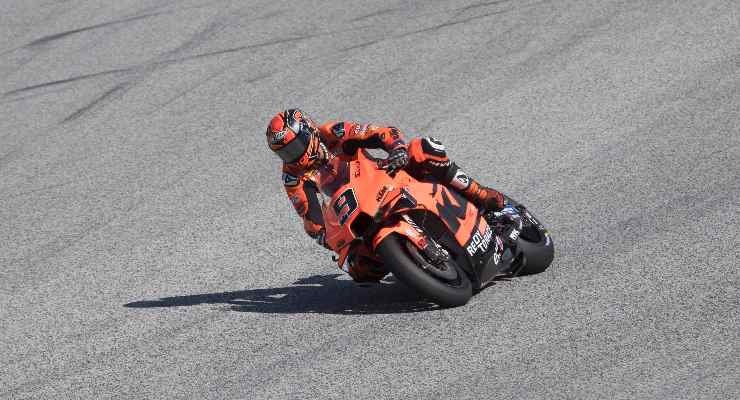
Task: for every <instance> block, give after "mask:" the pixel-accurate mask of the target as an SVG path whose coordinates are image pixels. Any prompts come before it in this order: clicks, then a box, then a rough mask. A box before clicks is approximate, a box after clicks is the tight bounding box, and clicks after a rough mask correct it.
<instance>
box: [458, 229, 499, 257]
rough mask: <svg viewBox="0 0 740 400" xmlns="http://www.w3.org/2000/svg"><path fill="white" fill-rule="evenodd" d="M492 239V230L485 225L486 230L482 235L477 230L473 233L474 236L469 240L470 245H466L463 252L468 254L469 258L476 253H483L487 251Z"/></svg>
mask: <svg viewBox="0 0 740 400" xmlns="http://www.w3.org/2000/svg"><path fill="white" fill-rule="evenodd" d="M492 237H493V230H491V227H490V226H488V225H486V230H485V231H484V232H483V234H481V233H480V231H478V230H476V231H475V234H473V237H472V238H471V239H470V244H468V246H467V247H466V249H465V250H467V252H468V254H469V255H470V256H471V257H472V256H474V255H475V254H476V253H478V252H481V253H483V252H485V251H486V250H488V246H489V244H490V243H491V238H492ZM497 239H498V238H497Z"/></svg>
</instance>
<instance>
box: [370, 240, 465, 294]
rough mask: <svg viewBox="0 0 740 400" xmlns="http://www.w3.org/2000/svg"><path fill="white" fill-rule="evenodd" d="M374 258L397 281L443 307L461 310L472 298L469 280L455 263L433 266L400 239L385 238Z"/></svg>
mask: <svg viewBox="0 0 740 400" xmlns="http://www.w3.org/2000/svg"><path fill="white" fill-rule="evenodd" d="M377 254H378V255H379V256H380V257H381V259H382V260H383V262H384V264H385V266H386V268H387V269H388V270H389V271H391V272H392V273H393V275H394V276H395V277H396V278H398V279H399V280H400V281H401V282H403V283H405V284H406V285H407V286H409V287H411V288H412V289H414V290H416V291H418V292H419V293H421V294H422V295H423V296H424V297H426V298H428V299H430V300H431V301H433V302H435V303H437V304H439V305H440V306H442V307H457V306H461V305H463V304H465V303H467V302H468V300H470V297H471V296H472V295H473V286H472V284H471V283H470V279H469V278H468V276H467V274H466V273H465V271H463V270H462V269H461V268H460V267H459V266H458V265H457V264H456V263H455V262H454V260H452V259H449V260H447V261H445V262H444V263H443V264H441V265H439V266H435V265H432V264H430V263H429V262H427V261H426V260H425V259H424V257H423V256H422V255H421V254H420V253H419V252H418V250H417V249H416V247H415V246H414V245H413V244H411V243H409V241H408V240H407V239H406V238H404V237H402V236H398V235H388V236H387V237H386V238H385V239H383V241H382V242H380V244H379V245H378V248H377Z"/></svg>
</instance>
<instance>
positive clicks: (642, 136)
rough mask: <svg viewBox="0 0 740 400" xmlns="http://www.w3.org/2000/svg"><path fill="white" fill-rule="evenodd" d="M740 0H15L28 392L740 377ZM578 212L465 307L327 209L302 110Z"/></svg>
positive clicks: (1, 195) (11, 196)
mask: <svg viewBox="0 0 740 400" xmlns="http://www.w3.org/2000/svg"><path fill="white" fill-rule="evenodd" d="M739 32H740V3H738V2H737V1H733V0H726V1H722V0H704V1H675V0H670V1H669V0H655V1H652V0H651V1H645V0H643V1H606V0H604V1H585V0H583V1H575V0H553V1H506V0H500V1H484V2H475V1H470V0H468V1H457V0H454V1H411V2H407V1H356V0H353V1H339V0H330V1H282V0H273V1H249V2H247V1H235V0H231V1H229V0H222V1H219V0H216V1H207V0H199V1H195V0H185V1H165V0H156V1H155V0H149V1H144V0H141V1H133V0H120V1H115V2H100V1H92V0H69V1H48V0H43V1H41V0H28V1H21V0H6V1H3V2H0V77H1V78H0V321H1V323H0V360H1V361H0V398H2V399H25V398H36V399H52V398H75V399H77V398H90V399H99V398H130V399H145V398H146V399H153V398H162V399H189V398H206V399H308V398H311V399H314V398H316V399H324V398H331V399H333V398H336V399H346V398H362V399H365V398H367V399H371V398H377V399H390V398H393V399H451V398H455V399H482V398H486V399H488V398H495V399H561V398H563V399H565V398H567V399H576V398H577V399H604V398H610V399H619V398H623V399H635V398H640V399H642V398H657V399H674V398H683V399H700V398H703V399H736V398H740V383H739V382H740V371H739V369H740V354H739V353H740V333H739V328H738V327H739V326H740V321H739V316H740V300H739V299H740V293H739V292H740V290H739V288H740V273H738V269H737V266H738V261H737V260H738V256H740V253H739V251H738V244H739V237H738V233H739V232H740V229H738V223H739V222H740V221H739V219H740V218H739V214H740V213H739V212H738V211H739V210H740V201H739V200H738V198H740V179H739V177H738V172H739V171H740V157H739V156H740V33H739ZM296 106H297V107H301V108H303V109H304V110H305V111H307V112H308V113H309V114H312V115H313V116H314V117H315V118H317V119H321V120H326V119H352V120H357V121H361V122H374V123H378V124H392V125H395V126H398V127H399V128H401V129H402V130H403V131H404V132H405V133H406V134H407V135H409V136H417V135H431V136H435V137H437V138H439V139H440V140H441V141H443V142H444V143H445V144H446V145H447V148H448V152H449V154H450V155H451V156H452V157H453V158H454V159H455V160H456V161H457V162H458V164H460V165H461V166H463V167H464V168H465V170H466V171H467V172H469V173H470V174H471V175H473V176H475V177H477V178H479V179H480V180H481V181H483V182H485V183H487V184H490V185H492V186H494V187H496V188H499V189H500V190H502V191H504V192H506V193H508V194H510V195H511V196H512V197H514V198H516V199H519V200H521V201H523V202H524V203H525V204H527V205H528V206H529V207H530V208H531V209H532V210H533V211H535V213H536V214H537V215H538V216H539V217H540V218H541V219H542V220H543V221H545V222H546V224H547V225H549V227H550V228H551V231H552V232H553V236H554V238H555V243H556V258H555V261H554V263H553V265H552V267H551V268H550V269H549V270H548V271H546V272H545V273H543V274H540V275H537V276H530V277H524V278H517V279H513V280H509V281H506V280H504V281H499V282H497V283H496V284H495V285H494V286H492V287H490V288H488V289H486V290H485V291H483V292H481V293H480V294H479V295H477V296H476V297H474V298H473V299H472V300H471V302H470V303H469V304H468V305H466V306H464V307H460V308H456V309H447V310H439V309H436V308H434V307H430V306H429V305H428V304H427V303H424V302H421V301H419V300H418V298H416V297H415V296H414V294H413V293H409V291H408V290H407V289H406V288H405V287H404V286H403V285H402V284H400V283H398V282H394V281H393V280H392V279H387V280H386V281H384V282H383V283H381V284H379V285H370V286H366V287H363V286H358V285H355V284H354V283H353V282H352V281H351V280H349V279H348V277H346V276H345V275H343V273H342V272H341V271H340V270H338V269H337V268H336V266H335V265H334V263H333V262H332V261H331V258H330V254H329V253H328V252H326V251H325V250H323V249H322V248H321V247H319V246H317V245H316V244H315V243H313V242H312V241H311V240H310V239H309V238H308V237H307V236H306V235H305V234H304V233H303V230H302V224H301V223H300V221H299V219H298V218H297V217H296V215H295V212H294V211H293V209H292V207H291V205H290V203H289V201H288V200H287V198H286V196H285V194H284V192H283V189H282V183H281V179H280V171H279V161H278V159H277V158H276V157H275V156H273V155H272V154H271V153H270V152H269V150H268V149H267V147H266V146H265V139H264V136H263V135H264V129H265V126H266V124H267V122H268V120H269V118H270V117H271V116H272V114H274V113H275V112H277V111H278V110H281V109H284V108H287V107H296Z"/></svg>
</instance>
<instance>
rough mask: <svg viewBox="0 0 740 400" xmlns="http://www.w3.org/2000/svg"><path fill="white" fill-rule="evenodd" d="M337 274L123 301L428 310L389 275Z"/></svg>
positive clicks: (288, 309) (300, 309)
mask: <svg viewBox="0 0 740 400" xmlns="http://www.w3.org/2000/svg"><path fill="white" fill-rule="evenodd" d="M339 276H342V275H340V274H330V275H313V276H309V277H306V278H302V279H299V280H297V281H296V282H295V283H293V284H292V285H290V286H285V287H277V288H266V289H249V290H239V291H234V292H221V293H205V294H194V295H186V296H172V297H162V298H160V299H157V300H141V301H134V302H131V303H127V304H124V307H129V308H154V307H184V306H195V305H200V304H224V305H226V309H227V310H231V311H240V312H253V313H268V314H301V313H327V314H391V313H410V312H420V311H429V310H433V309H437V308H438V307H437V306H435V305H434V304H432V303H430V302H426V301H423V300H422V299H420V298H419V296H418V295H417V294H415V293H414V292H413V291H412V290H411V289H409V288H407V287H406V286H404V285H403V284H401V283H399V282H398V281H396V280H395V279H394V278H393V277H392V276H391V277H389V278H386V279H384V280H383V281H381V282H380V283H379V284H360V285H358V284H356V283H354V282H352V281H349V280H346V279H337V277H339Z"/></svg>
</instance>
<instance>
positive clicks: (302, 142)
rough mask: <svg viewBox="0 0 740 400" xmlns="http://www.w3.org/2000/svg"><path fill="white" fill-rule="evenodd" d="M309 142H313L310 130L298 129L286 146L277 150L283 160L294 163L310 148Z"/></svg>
mask: <svg viewBox="0 0 740 400" xmlns="http://www.w3.org/2000/svg"><path fill="white" fill-rule="evenodd" d="M309 143H311V134H310V133H309V132H308V130H306V129H298V130H297V131H296V135H295V138H294V139H293V140H291V141H290V142H288V144H286V145H285V146H283V147H281V148H279V149H277V150H275V152H276V153H277V155H278V156H280V158H281V159H282V160H283V162H286V163H294V162H296V161H298V160H299V159H300V158H301V156H303V154H304V153H305V152H306V149H308V144H309Z"/></svg>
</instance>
